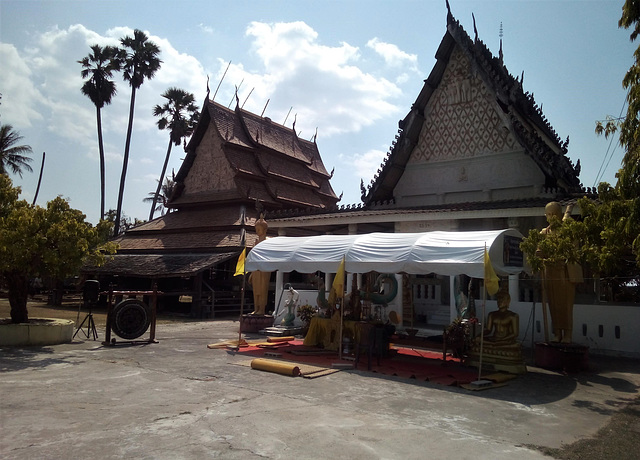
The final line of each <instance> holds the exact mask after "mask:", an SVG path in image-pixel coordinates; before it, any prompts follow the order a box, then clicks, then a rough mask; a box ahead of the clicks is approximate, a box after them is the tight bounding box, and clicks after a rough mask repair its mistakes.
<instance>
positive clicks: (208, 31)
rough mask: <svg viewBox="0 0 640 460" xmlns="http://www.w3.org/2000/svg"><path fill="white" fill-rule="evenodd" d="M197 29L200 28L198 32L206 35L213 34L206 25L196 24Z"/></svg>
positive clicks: (211, 28) (211, 29)
mask: <svg viewBox="0 0 640 460" xmlns="http://www.w3.org/2000/svg"><path fill="white" fill-rule="evenodd" d="M198 27H199V28H200V30H202V31H203V32H204V33H207V34H213V31H214V29H213V27H211V26H208V25H206V24H203V23H202V22H201V23H200V24H198Z"/></svg>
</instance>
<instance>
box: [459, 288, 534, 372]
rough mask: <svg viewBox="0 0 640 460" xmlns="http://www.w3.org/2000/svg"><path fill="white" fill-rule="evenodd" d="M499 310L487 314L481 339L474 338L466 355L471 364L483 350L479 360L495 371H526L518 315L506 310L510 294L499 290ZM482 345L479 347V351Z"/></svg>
mask: <svg viewBox="0 0 640 460" xmlns="http://www.w3.org/2000/svg"><path fill="white" fill-rule="evenodd" d="M497 301H498V310H496V311H492V312H491V313H489V315H488V317H487V326H486V328H485V330H484V331H483V334H484V338H483V339H482V338H481V337H476V338H475V340H474V343H473V346H472V348H471V353H470V354H469V358H470V363H471V364H474V363H475V362H479V359H480V352H481V351H482V362H483V363H486V364H487V365H488V367H494V368H495V369H496V370H504V371H508V372H513V373H518V374H520V373H524V372H526V366H525V364H524V359H523V357H522V347H521V345H520V344H519V343H518V332H519V331H520V318H519V316H518V314H517V313H514V312H512V311H511V310H509V304H510V303H511V296H509V293H508V292H506V291H500V292H499V293H498V296H497ZM481 348H482V350H481Z"/></svg>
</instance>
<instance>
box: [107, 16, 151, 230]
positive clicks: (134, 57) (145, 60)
mask: <svg viewBox="0 0 640 460" xmlns="http://www.w3.org/2000/svg"><path fill="white" fill-rule="evenodd" d="M120 43H121V44H122V46H123V47H124V50H123V53H122V54H121V56H120V59H121V64H122V71H123V76H124V79H125V81H127V82H129V86H131V103H130V104H129V125H128V127H127V138H126V141H125V147H124V159H123V161H122V174H121V176H120V188H119V190H118V206H117V208H116V219H115V227H114V229H113V231H114V234H116V235H118V234H119V233H120V216H121V215H122V199H123V196H124V184H125V180H126V177H127V166H128V165H129V146H130V145H131V131H132V129H133V111H134V108H135V103H136V91H137V90H138V88H140V87H141V86H142V84H143V83H144V81H145V80H150V79H151V78H153V76H154V75H155V73H156V72H157V71H158V69H160V65H161V64H162V61H161V60H160V58H159V57H158V55H159V54H160V48H159V47H158V46H157V45H156V44H155V43H153V42H151V41H149V38H148V37H147V35H146V34H145V33H144V32H143V31H141V30H138V29H136V30H134V32H133V37H131V36H126V37H123V38H121V39H120Z"/></svg>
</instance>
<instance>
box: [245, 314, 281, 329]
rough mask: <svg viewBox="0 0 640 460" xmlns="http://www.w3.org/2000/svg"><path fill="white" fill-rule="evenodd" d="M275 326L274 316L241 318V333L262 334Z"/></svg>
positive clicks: (247, 316) (246, 316)
mask: <svg viewBox="0 0 640 460" xmlns="http://www.w3.org/2000/svg"><path fill="white" fill-rule="evenodd" d="M271 326H273V316H272V315H242V316H241V317H240V332H260V331H261V330H262V329H264V328H267V327H271Z"/></svg>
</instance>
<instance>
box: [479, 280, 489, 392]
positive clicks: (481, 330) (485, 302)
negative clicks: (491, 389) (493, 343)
mask: <svg viewBox="0 0 640 460" xmlns="http://www.w3.org/2000/svg"><path fill="white" fill-rule="evenodd" d="M482 291H483V293H482V325H481V326H480V359H479V360H478V380H481V378H482V351H483V350H482V348H483V346H484V328H485V317H484V316H485V314H484V313H485V307H486V305H487V286H486V281H485V286H483V289H482Z"/></svg>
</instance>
